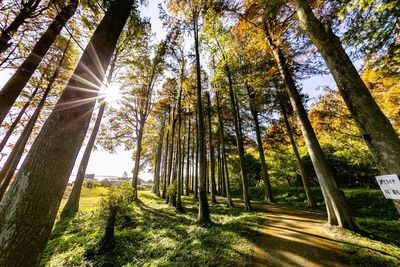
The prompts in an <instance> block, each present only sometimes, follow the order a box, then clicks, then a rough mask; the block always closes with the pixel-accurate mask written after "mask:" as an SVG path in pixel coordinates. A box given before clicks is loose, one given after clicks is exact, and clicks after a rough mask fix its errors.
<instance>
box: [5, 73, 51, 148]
mask: <svg viewBox="0 0 400 267" xmlns="http://www.w3.org/2000/svg"><path fill="white" fill-rule="evenodd" d="M43 78H44V77H43V75H42V77H41V78H40V81H39V82H38V84H37V85H36V87H35V89H34V90H33V92H32V94H31V96H30V97H29V100H28V101H27V102H26V103H25V104H24V106H23V107H22V109H21V110H20V112H19V113H18V115H17V117H16V118H15V119H14V121H13V123H12V124H11V125H10V127H9V128H8V130H7V132H6V134H5V135H4V137H3V139H2V140H1V143H0V152H2V151H3V149H4V147H5V146H6V144H7V142H8V139H9V138H10V137H11V134H12V133H13V131H14V129H15V128H16V127H17V125H18V123H19V122H20V120H21V118H22V116H23V115H24V114H25V111H26V110H27V109H28V107H29V105H30V104H31V102H32V100H33V99H34V98H35V96H36V94H37V92H38V90H39V89H40V86H41V85H42V80H43Z"/></svg>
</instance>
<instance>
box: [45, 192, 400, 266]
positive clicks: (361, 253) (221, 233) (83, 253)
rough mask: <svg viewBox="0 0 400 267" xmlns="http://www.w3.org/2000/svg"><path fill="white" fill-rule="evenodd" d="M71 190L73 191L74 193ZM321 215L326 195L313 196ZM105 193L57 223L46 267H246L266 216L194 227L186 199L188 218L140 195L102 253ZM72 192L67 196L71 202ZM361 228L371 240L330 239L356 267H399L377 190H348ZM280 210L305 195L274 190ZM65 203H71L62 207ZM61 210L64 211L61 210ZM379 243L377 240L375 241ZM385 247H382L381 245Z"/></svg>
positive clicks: (386, 207) (387, 212)
mask: <svg viewBox="0 0 400 267" xmlns="http://www.w3.org/2000/svg"><path fill="white" fill-rule="evenodd" d="M68 190H70V189H68ZM313 192H314V195H315V196H316V198H317V200H318V204H319V209H320V210H323V209H324V206H323V202H322V196H321V193H320V192H319V191H318V190H317V189H313ZM106 193H107V189H106V188H103V187H96V188H93V189H87V188H84V189H83V191H82V198H81V209H80V210H81V211H80V213H79V214H78V215H77V216H76V217H75V218H73V219H70V220H63V221H58V222H57V223H56V225H55V227H54V230H53V233H52V235H51V239H50V241H49V243H48V246H47V249H46V251H45V253H44V256H43V260H42V265H45V266H244V265H248V264H249V263H250V262H251V257H252V254H253V250H252V249H253V248H254V246H255V243H256V242H255V240H256V238H257V237H259V232H257V231H256V230H257V228H259V227H260V226H261V225H263V224H265V223H266V221H267V220H268V214H266V213H262V212H244V211H243V210H242V208H239V207H235V208H233V209H227V208H226V207H225V205H224V204H223V203H221V204H217V205H214V206H211V207H210V209H211V214H212V220H213V222H214V223H215V225H214V226H213V227H211V228H202V227H199V226H197V225H196V217H197V201H195V200H194V199H193V197H183V206H184V207H185V210H186V213H184V214H179V213H176V211H175V208H174V207H170V206H168V205H166V204H165V203H164V200H162V199H160V198H158V197H155V196H154V195H153V194H151V193H150V192H149V191H140V192H139V197H140V199H141V202H140V203H132V204H129V206H128V208H127V209H126V210H124V213H123V214H121V215H120V216H119V218H118V220H117V225H116V229H115V234H116V238H115V239H116V240H115V247H114V249H112V250H108V251H104V250H103V251H102V250H100V249H99V248H100V240H101V238H102V236H103V233H104V222H103V220H102V219H101V216H99V213H100V211H99V203H100V200H101V198H102V196H103V195H105V194H106ZM67 194H68V192H67V193H66V196H67ZM345 194H346V196H347V197H348V199H349V202H350V204H351V206H352V207H353V209H354V210H355V212H356V213H357V222H358V223H359V224H360V226H361V228H362V229H363V230H364V231H366V232H367V233H368V235H369V237H371V238H373V239H371V238H369V237H365V236H361V235H359V234H355V233H352V232H349V231H345V230H342V229H339V228H335V227H330V228H327V233H328V234H329V235H330V236H331V238H332V239H335V240H338V244H339V245H340V246H341V247H342V249H343V250H344V251H345V252H346V254H347V255H348V256H350V257H349V264H350V265H351V266H371V267H372V266H397V265H398V264H397V263H398V261H399V260H400V248H399V246H398V245H399V240H400V235H399V229H400V221H399V219H398V215H397V213H396V210H395V209H394V208H393V204H392V203H391V202H390V201H387V200H385V199H384V198H383V197H382V194H381V192H380V191H379V190H371V189H346V190H345ZM274 195H275V197H276V200H277V202H278V204H280V205H286V206H293V207H296V208H305V204H306V201H305V196H304V192H303V189H302V188H298V187H280V188H274ZM252 198H253V200H255V201H257V200H262V190H260V189H258V188H253V192H252ZM65 202H66V197H64V200H63V202H62V206H63V205H64V203H65ZM61 208H62V207H61ZM374 239H375V240H374ZM376 240H380V241H376Z"/></svg>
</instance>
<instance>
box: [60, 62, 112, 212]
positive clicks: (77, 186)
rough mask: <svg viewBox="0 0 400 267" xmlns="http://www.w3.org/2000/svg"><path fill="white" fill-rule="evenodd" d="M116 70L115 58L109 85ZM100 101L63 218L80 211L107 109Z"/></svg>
mask: <svg viewBox="0 0 400 267" xmlns="http://www.w3.org/2000/svg"><path fill="white" fill-rule="evenodd" d="M114 68H115V57H114V59H113V61H112V63H111V67H110V71H109V73H108V84H110V83H111V79H112V76H113V73H114ZM100 101H101V102H100V108H99V112H98V113H97V117H96V121H95V123H94V127H93V130H92V133H91V134H90V137H89V141H88V143H87V145H86V148H85V152H84V153H83V156H82V159H81V162H80V164H79V168H78V172H77V174H76V178H75V182H74V186H73V187H72V190H71V193H70V195H69V196H68V200H67V203H66V204H65V206H64V208H63V210H62V212H61V217H64V218H69V217H74V216H75V214H76V213H77V212H78V211H79V200H80V198H81V190H82V185H83V181H84V179H85V174H86V169H87V165H88V164H89V159H90V155H91V153H92V150H93V146H94V142H95V141H96V137H97V133H98V132H99V129H100V125H101V120H102V119H103V115H104V111H105V109H106V102H105V101H104V100H100Z"/></svg>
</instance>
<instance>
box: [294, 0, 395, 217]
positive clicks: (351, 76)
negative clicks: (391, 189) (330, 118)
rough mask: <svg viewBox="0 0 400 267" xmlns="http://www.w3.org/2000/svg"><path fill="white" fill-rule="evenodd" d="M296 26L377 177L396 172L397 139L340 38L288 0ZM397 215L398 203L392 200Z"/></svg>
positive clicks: (296, 1) (298, 1)
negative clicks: (328, 77)
mask: <svg viewBox="0 0 400 267" xmlns="http://www.w3.org/2000/svg"><path fill="white" fill-rule="evenodd" d="M291 2H292V3H293V5H294V7H295V9H296V12H297V16H298V18H299V21H300V24H301V26H302V28H303V29H304V31H305V32H306V33H307V34H308V36H309V37H310V39H311V41H312V42H313V43H314V45H315V46H316V47H317V48H318V50H319V52H320V53H321V55H322V57H323V58H324V60H325V62H326V64H327V66H328V68H329V70H330V71H331V73H332V76H333V78H334V79H335V81H336V84H337V86H338V88H339V92H340V94H341V95H342V97H343V100H344V102H345V103H346V105H347V107H348V109H349V111H350V113H351V115H352V117H353V118H354V120H355V122H356V124H357V126H358V129H359V130H360V133H361V135H362V137H363V139H364V141H365V143H366V144H367V146H368V148H369V151H370V152H371V154H372V156H373V158H374V160H375V162H376V163H377V164H378V166H379V169H380V172H381V174H393V173H394V174H398V173H400V164H399V162H400V139H399V137H398V135H397V133H396V131H395V130H394V129H393V126H392V125H391V123H390V121H389V120H388V118H387V117H386V116H385V115H384V114H383V112H382V110H381V109H380V108H379V106H378V105H377V104H376V102H375V100H374V99H373V97H372V95H371V93H370V92H369V90H368V88H367V87H366V86H365V84H364V82H363V81H362V79H361V77H360V75H359V74H358V72H357V69H356V68H355V67H354V65H353V63H352V62H351V60H350V58H349V56H348V55H347V54H346V51H345V50H344V49H343V46H342V44H341V42H340V39H339V38H338V37H337V36H336V35H335V34H334V33H333V32H332V29H331V28H330V27H329V26H328V25H324V24H323V23H321V22H320V21H319V20H318V19H317V18H316V16H315V15H314V13H313V11H312V10H311V8H310V6H309V5H308V4H307V2H306V1H303V0H291ZM394 204H395V206H396V208H397V210H398V211H399V213H400V201H394Z"/></svg>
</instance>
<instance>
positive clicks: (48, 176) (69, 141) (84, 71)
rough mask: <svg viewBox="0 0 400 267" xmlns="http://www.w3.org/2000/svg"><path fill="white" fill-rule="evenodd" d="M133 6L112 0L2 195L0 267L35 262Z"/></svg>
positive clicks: (28, 264)
mask: <svg viewBox="0 0 400 267" xmlns="http://www.w3.org/2000/svg"><path fill="white" fill-rule="evenodd" d="M133 2H134V1H133V0H116V1H114V2H113V3H112V4H111V6H110V8H109V10H108V11H107V12H106V14H105V16H104V18H103V20H102V21H101V23H100V24H99V26H98V27H97V29H96V31H95V32H94V34H93V37H92V39H91V40H90V42H89V44H88V46H87V47H86V49H85V52H84V53H83V55H82V57H81V59H80V61H79V63H78V65H77V67H76V69H75V71H74V74H73V76H72V78H71V79H70V81H69V82H68V84H67V86H66V88H65V90H64V92H63V94H62V95H61V97H60V99H59V101H58V103H57V104H56V106H55V108H54V110H53V111H52V113H51V114H50V116H49V118H48V119H47V121H46V123H45V124H44V125H43V127H42V129H41V131H40V133H39V135H38V137H37V138H36V140H35V142H34V144H33V145H32V147H31V149H30V151H29V153H28V155H27V157H26V158H25V161H24V163H23V164H22V167H21V168H20V170H19V172H18V174H17V176H16V180H15V183H13V185H12V186H11V188H10V189H9V190H8V191H7V193H6V194H5V195H4V198H3V200H2V201H1V203H0V266H36V265H38V264H39V261H40V257H41V255H42V253H43V250H44V249H45V247H46V243H47V241H48V238H49V236H50V233H51V230H52V226H53V223H54V220H55V218H56V215H57V210H58V208H59V205H60V202H61V200H62V196H63V194H64V191H65V188H66V186H67V183H68V178H69V175H70V173H71V170H72V167H73V165H74V162H75V159H76V156H77V155H78V152H79V149H80V147H81V146H82V142H83V140H84V137H85V134H86V131H87V128H88V126H89V123H90V118H91V114H92V111H93V107H94V104H95V98H96V97H97V94H98V90H99V88H100V87H101V81H102V80H103V78H104V75H105V74H104V73H105V70H106V69H107V66H108V64H109V62H110V60H111V57H112V53H113V50H114V48H115V46H116V43H117V40H118V37H119V35H120V33H121V31H122V29H123V27H124V25H125V22H126V20H127V18H128V17H129V14H130V11H131V8H132V6H133ZM76 77H80V79H76ZM81 79H83V80H87V81H88V82H82V80H81ZM75 88H82V89H83V90H76V89H75ZM82 100H85V101H84V102H82ZM71 103H74V104H73V105H71ZM75 103H79V105H77V104H75ZM60 140H62V142H60Z"/></svg>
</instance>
